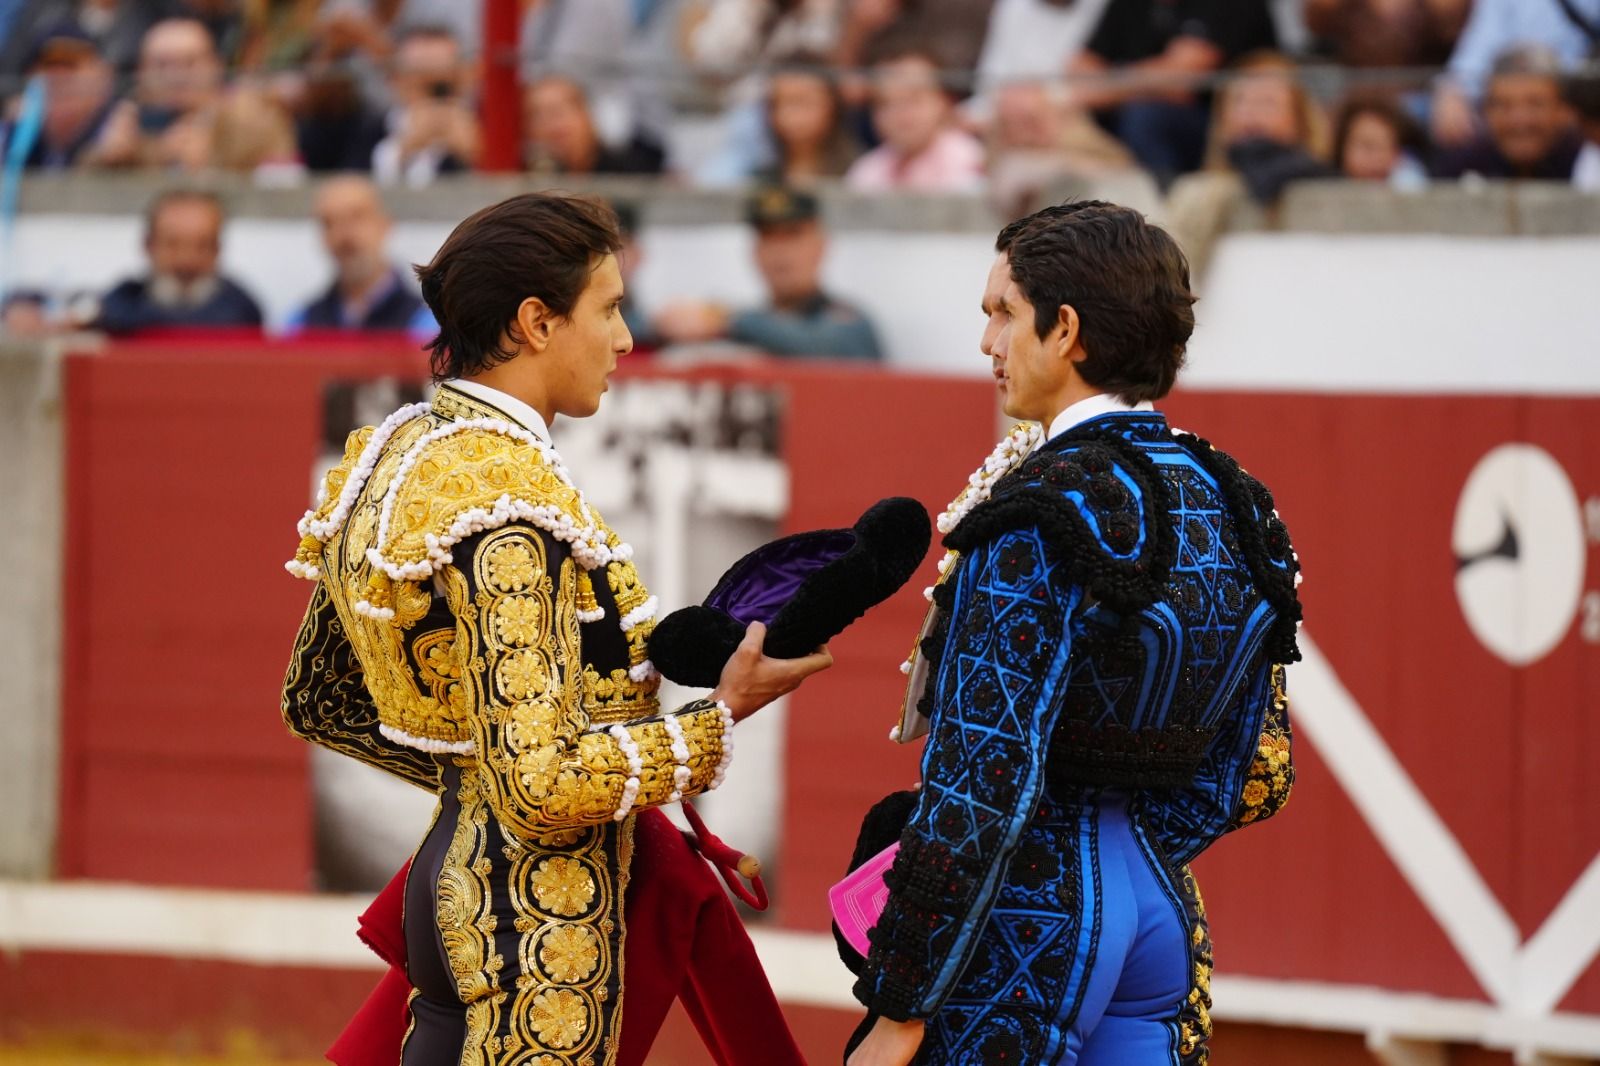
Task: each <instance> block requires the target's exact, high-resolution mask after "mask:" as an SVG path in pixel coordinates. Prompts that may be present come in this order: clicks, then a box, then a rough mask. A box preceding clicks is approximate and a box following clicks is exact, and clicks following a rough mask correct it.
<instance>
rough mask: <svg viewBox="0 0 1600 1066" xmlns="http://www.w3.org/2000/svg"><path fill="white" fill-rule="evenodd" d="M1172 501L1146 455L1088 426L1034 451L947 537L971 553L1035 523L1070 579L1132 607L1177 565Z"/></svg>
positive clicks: (1143, 603)
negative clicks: (1089, 432) (1059, 442)
mask: <svg viewBox="0 0 1600 1066" xmlns="http://www.w3.org/2000/svg"><path fill="white" fill-rule="evenodd" d="M1124 479H1126V482H1131V483H1132V484H1133V485H1134V486H1135V488H1136V489H1137V490H1138V491H1137V492H1136V493H1135V492H1131V491H1129V489H1128V485H1127V484H1126V483H1125V481H1124ZM1168 510H1169V505H1168V489H1167V485H1166V481H1165V480H1164V479H1163V478H1162V477H1161V474H1160V472H1159V471H1158V470H1157V469H1156V466H1155V463H1154V462H1152V461H1151V459H1150V457H1149V456H1147V455H1145V454H1144V453H1143V452H1142V451H1141V450H1140V449H1138V448H1136V447H1135V446H1133V445H1132V444H1130V443H1129V442H1128V441H1126V440H1125V439H1123V438H1122V437H1119V436H1116V435H1114V434H1095V435H1092V436H1091V435H1087V434H1086V435H1080V436H1076V437H1075V438H1074V439H1072V440H1071V441H1070V442H1063V444H1062V445H1061V446H1059V447H1047V448H1044V449H1041V450H1040V451H1039V452H1037V453H1035V454H1034V455H1032V456H1029V457H1028V459H1027V460H1025V461H1024V462H1023V463H1022V464H1021V465H1020V466H1018V467H1017V469H1015V470H1013V471H1012V472H1011V473H1009V474H1007V475H1006V476H1005V477H1003V478H1001V479H1000V480H999V481H998V482H996V483H995V487H994V491H993V492H992V493H991V494H990V497H989V499H987V500H985V501H984V502H983V503H981V504H979V505H978V506H977V507H975V508H973V509H972V512H971V513H970V514H968V515H967V517H966V518H965V519H964V520H963V521H962V522H961V524H960V525H958V526H957V527H956V528H955V529H953V530H951V531H950V533H949V534H948V535H947V536H946V537H945V539H944V544H945V547H947V548H951V549H954V550H956V551H960V552H967V551H971V550H972V549H973V548H975V547H978V546H979V545H982V544H986V543H988V542H989V541H992V540H994V539H995V538H996V537H999V536H1002V535H1003V534H1006V533H1009V532H1012V531H1014V530H1018V529H1026V528H1033V529H1038V530H1039V531H1040V532H1041V533H1042V534H1043V535H1044V537H1045V539H1046V541H1047V542H1048V543H1049V544H1050V546H1051V547H1053V548H1054V549H1055V550H1056V551H1057V552H1058V553H1059V557H1060V559H1061V560H1062V561H1063V563H1064V564H1065V566H1066V567H1067V571H1068V574H1069V575H1070V577H1071V579H1072V580H1073V581H1075V582H1077V583H1080V584H1082V585H1084V586H1085V587H1086V588H1087V589H1088V590H1089V592H1090V593H1091V594H1092V595H1093V596H1094V597H1095V598H1096V599H1097V600H1099V601H1100V602H1102V603H1104V604H1105V605H1106V606H1107V607H1110V608H1111V609H1112V610H1114V611H1117V612H1119V613H1121V614H1132V613H1134V612H1137V611H1141V610H1143V609H1144V608H1146V607H1148V606H1149V605H1150V604H1152V603H1154V602H1155V601H1156V600H1157V599H1158V598H1160V596H1161V592H1162V588H1163V586H1164V585H1165V584H1166V581H1167V575H1168V574H1169V573H1170V572H1171V570H1172V562H1173V559H1174V558H1175V556H1176V552H1177V546H1176V543H1175V540H1174V535H1173V530H1172V523H1171V521H1170V519H1169V518H1168V515H1167V512H1168ZM1091 522H1092V524H1091Z"/></svg>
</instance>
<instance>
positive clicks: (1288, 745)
mask: <svg viewBox="0 0 1600 1066" xmlns="http://www.w3.org/2000/svg"><path fill="white" fill-rule="evenodd" d="M1272 688H1273V696H1272V703H1271V704H1270V705H1269V706H1268V708H1267V715H1266V721H1265V722H1264V723H1263V725H1262V729H1261V738H1260V740H1259V741H1258V742H1257V746H1256V757H1255V758H1254V759H1253V760H1252V761H1251V763H1250V769H1249V771H1248V772H1247V774H1246V780H1245V785H1244V789H1243V791H1242V792H1241V793H1240V795H1239V801H1240V807H1239V810H1238V811H1236V812H1235V814H1234V818H1233V822H1232V824H1231V825H1230V826H1229V828H1230V829H1240V828H1243V827H1244V826H1247V825H1250V824H1251V823H1252V822H1259V821H1263V820H1265V819H1267V818H1271V817H1272V816H1273V815H1275V814H1277V813H1278V812H1279V811H1280V810H1282V809H1283V806H1284V804H1286V803H1288V802H1289V793H1290V791H1292V790H1293V788H1294V758H1293V751H1292V748H1293V735H1292V733H1291V731H1290V728H1289V700H1288V697H1287V696H1285V695H1284V691H1283V668H1282V667H1281V666H1274V667H1273V675H1272Z"/></svg>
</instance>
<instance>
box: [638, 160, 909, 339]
mask: <svg viewBox="0 0 1600 1066" xmlns="http://www.w3.org/2000/svg"><path fill="white" fill-rule="evenodd" d="M817 214H818V211H817V201H816V199H815V198H814V197H812V196H810V195H809V194H807V193H803V192H796V191H792V190H789V189H784V188H781V187H777V186H773V187H770V188H767V189H763V190H761V191H759V192H757V193H756V194H755V195H754V196H753V197H751V199H750V202H749V205H748V208H747V215H746V217H747V218H748V220H749V222H750V224H751V225H752V226H754V227H755V230H756V249H755V257H756V266H757V268H759V269H760V271H761V277H762V279H763V280H764V281H765V282H766V285H767V292H768V294H769V297H770V299H771V303H770V305H769V306H767V307H764V308H753V309H750V310H745V311H738V312H734V313H731V314H730V313H729V312H728V311H727V310H726V309H725V308H721V307H717V306H715V305H712V304H702V303H684V304H679V305H676V306H674V307H669V308H666V309H664V310H663V311H662V312H661V314H660V315H659V316H658V317H657V319H656V326H657V329H658V331H659V332H660V334H661V335H662V337H663V338H664V339H665V340H667V341H669V342H672V343H679V344H692V343H704V342H707V341H714V340H723V339H725V340H731V341H734V342H737V343H739V344H745V345H749V346H751V347H753V348H759V349H761V350H762V351H764V352H767V353H768V354H771V355H775V356H780V357H786V358H787V357H803V356H821V357H825V358H834V359H863V360H876V359H881V358H882V357H883V355H882V350H881V349H880V348H879V346H878V336H877V333H876V331H875V330H874V329H873V328H872V322H871V321H870V320H869V319H868V318H867V316H866V315H864V314H863V313H862V312H861V311H859V310H857V309H856V308H855V307H852V306H851V305H850V304H847V303H845V302H843V301H841V300H837V299H835V298H833V297H832V296H829V295H828V294H827V293H826V292H824V291H823V288H822V260H823V257H824V255H826V254H827V249H828V240H827V234H826V233H824V232H823V228H822V223H821V221H820V220H819V219H818V217H817Z"/></svg>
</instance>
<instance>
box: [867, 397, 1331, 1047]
mask: <svg viewBox="0 0 1600 1066" xmlns="http://www.w3.org/2000/svg"><path fill="white" fill-rule="evenodd" d="M946 544H947V546H948V547H951V548H953V549H956V550H958V551H960V552H961V553H962V556H961V560H960V563H959V565H958V566H956V567H954V568H952V570H951V572H950V574H949V575H948V576H947V579H946V581H945V582H944V583H943V584H941V585H940V586H939V587H938V589H937V590H936V591H935V605H936V611H937V615H936V617H937V622H936V624H935V626H934V628H933V629H932V630H931V632H930V634H929V636H928V637H927V638H926V639H925V640H924V642H923V645H922V653H923V654H924V655H925V656H926V657H927V658H928V659H929V669H930V672H929V680H928V683H927V689H926V692H925V693H924V694H923V696H922V702H921V705H920V706H921V710H922V712H923V713H924V715H925V716H926V717H927V718H928V719H929V720H930V731H929V736H928V740H927V745H926V748H925V751H924V755H923V767H922V769H923V787H922V791H921V795H920V797H919V799H918V801H917V805H916V808H915V810H914V812H913V814H912V816H911V820H910V822H909V824H908V825H907V827H906V829H905V832H904V833H903V835H902V836H901V842H900V843H901V850H900V854H899V857H898V858H897V861H896V863H895V866H894V868H893V870H892V871H891V872H890V874H889V876H888V879H887V880H888V884H889V886H890V888H891V896H890V900H889V904H888V906H887V908H886V910H885V911H884V914H883V917H882V918H881V919H880V921H879V924H878V927H877V928H876V929H875V930H874V932H873V947H872V951H871V953H870V955H869V956H868V960H867V964H866V967H865V968H864V969H863V971H862V973H861V975H860V980H859V981H858V983H857V985H856V994H857V997H858V998H860V999H861V1000H862V1002H864V1003H865V1004H867V1006H868V1007H870V1008H871V1009H872V1010H874V1011H876V1012H878V1013H880V1014H883V1015H885V1016H887V1017H890V1018H894V1019H898V1020H905V1019H911V1018H923V1019H928V1021H929V1024H928V1026H927V1029H926V1036H925V1039H924V1043H923V1047H922V1050H921V1052H920V1053H919V1055H918V1058H917V1060H916V1061H917V1062H918V1063H952V1064H955V1063H959V1064H962V1066H969V1064H975V1063H1005V1064H1033V1063H1075V1064H1078V1066H1086V1064H1088V1063H1091V1062H1093V1063H1102V1062H1103V1063H1118V1064H1122V1066H1133V1064H1138V1066H1143V1064H1144V1063H1146V1062H1170V1063H1174V1064H1188V1063H1198V1062H1203V1061H1205V1054H1206V1052H1205V1048H1204V1032H1205V1031H1207V1030H1208V1022H1207V1021H1206V1019H1205V1018H1204V1016H1203V1015H1204V1010H1203V1009H1200V1008H1198V1007H1197V1002H1198V998H1197V996H1191V995H1190V991H1191V988H1192V987H1193V986H1194V985H1195V983H1196V982H1197V981H1198V983H1199V984H1201V985H1204V984H1205V983H1207V982H1208V980H1209V961H1210V960H1209V942H1208V941H1207V940H1206V938H1205V936H1204V927H1203V914H1202V912H1201V911H1200V907H1199V901H1198V893H1197V891H1196V890H1195V888H1194V885H1193V880H1192V878H1190V876H1189V874H1188V871H1187V868H1186V864H1187V863H1188V862H1189V861H1190V860H1191V859H1193V858H1194V857H1195V856H1196V855H1198V854H1199V853H1200V852H1201V851H1203V850H1204V849H1205V848H1206V847H1207V846H1208V845H1210V844H1211V843H1212V842H1213V841H1215V840H1216V839H1217V838H1218V837H1220V836H1221V835H1222V834H1223V833H1225V832H1227V831H1228V830H1229V829H1231V828H1235V827H1237V826H1238V825H1240V824H1244V823H1245V822H1248V821H1252V820H1255V819H1256V818H1257V817H1258V816H1265V815H1269V814H1270V813H1272V810H1273V809H1275V806H1274V804H1272V803H1271V802H1269V797H1271V796H1273V795H1276V794H1286V793H1287V784H1288V781H1289V780H1290V776H1289V775H1290V773H1291V771H1290V770H1289V766H1288V757H1287V752H1288V723H1287V720H1286V717H1285V711H1284V706H1283V703H1282V700H1281V698H1280V697H1281V690H1280V688H1279V686H1278V684H1277V683H1276V682H1277V676H1278V675H1277V672H1276V664H1280V663H1287V662H1290V661H1293V660H1295V659H1296V658H1298V652H1297V650H1296V648H1295V643H1294V634H1295V628H1296V623H1297V622H1298V620H1299V617H1300V609H1299V605H1298V601H1297V599H1296V597H1295V575H1296V572H1297V570H1298V563H1297V561H1296V559H1295V556H1294V553H1293V550H1292V548H1291V546H1290V543H1289V538H1288V534H1287V532H1286V530H1285V529H1284V527H1283V525H1282V523H1281V522H1280V521H1279V520H1278V518H1277V516H1276V514H1275V512H1274V510H1273V505H1272V499H1271V496H1270V495H1269V494H1268V493H1267V491H1266V489H1265V488H1264V487H1262V486H1261V485H1260V484H1259V483H1258V482H1256V481H1254V479H1252V478H1250V477H1249V476H1248V475H1247V474H1245V473H1244V472H1243V471H1242V470H1240V469H1239V467H1238V465H1237V464H1236V463H1234V462H1233V460H1232V459H1230V458H1229V457H1227V456H1226V455H1225V454H1223V453H1221V452H1219V451H1216V450H1215V449H1213V448H1211V446H1210V445H1208V444H1206V443H1205V442H1204V441H1201V440H1199V439H1198V438H1194V437H1191V436H1188V435H1185V434H1175V433H1173V432H1171V431H1169V429H1168V427H1167V424H1166V421H1165V419H1164V418H1163V417H1162V416H1161V415H1160V414H1157V413H1141V412H1128V413H1119V414H1111V415H1105V416H1102V417H1099V418H1096V419H1092V420H1090V421H1089V422H1087V423H1084V424H1083V425H1081V426H1079V427H1077V428H1075V429H1073V430H1070V431H1068V432H1067V433H1065V434H1062V435H1060V436H1058V437H1056V438H1054V439H1052V440H1050V441H1049V442H1047V443H1046V444H1045V445H1044V446H1043V447H1041V448H1040V449H1039V450H1038V451H1036V452H1035V453H1034V454H1033V455H1032V456H1030V457H1029V458H1028V459H1026V460H1025V461H1024V462H1022V463H1021V464H1020V465H1019V466H1018V468H1017V469H1015V470H1013V471H1012V472H1011V473H1010V474H1008V475H1007V476H1006V477H1005V478H1003V479H1001V481H1000V482H999V483H998V484H997V485H996V486H995V488H994V491H993V493H992V495H991V497H990V498H989V499H988V500H987V501H986V502H984V503H982V504H981V505H979V506H978V507H977V508H975V509H974V510H973V511H972V512H971V513H970V514H969V515H968V516H967V517H966V519H965V520H963V521H962V523H961V524H960V525H959V526H958V527H957V528H956V529H955V530H954V531H952V532H951V533H950V535H949V536H948V537H947V539H946ZM1272 738H1279V741H1281V746H1282V755H1281V761H1280V759H1279V756H1278V755H1277V754H1276V752H1274V751H1272V750H1271V749H1270V743H1271V742H1273V740H1272ZM1269 755H1271V758H1269ZM1274 779H1275V781H1276V783H1275V784H1274ZM1201 952H1204V954H1205V958H1204V959H1203V960H1202V959H1200V958H1198V955H1199V954H1200V953H1201ZM1202 971H1203V974H1204V975H1203V976H1201V973H1202ZM1200 991H1201V992H1203V991H1204V989H1203V988H1202V989H1200ZM1128 997H1133V999H1135V1000H1138V1001H1139V1002H1140V1003H1141V1004H1142V1006H1141V1007H1140V1008H1139V1010H1140V1011H1142V1012H1143V1013H1142V1014H1140V1016H1139V1020H1141V1021H1143V1022H1145V1023H1148V1024H1143V1025H1133V1024H1128V1023H1129V1022H1130V1020H1131V1019H1132V1014H1133V1013H1134V1012H1129V1011H1124V1010H1123V1008H1122V1007H1121V1006H1119V1004H1120V1003H1123V1002H1124V1001H1125V1000H1127V999H1128ZM1197 1010H1198V1013H1199V1015H1200V1016H1199V1017H1196V1016H1195V1014H1196V1012H1197ZM1108 1034H1116V1035H1108ZM1123 1034H1126V1035H1123Z"/></svg>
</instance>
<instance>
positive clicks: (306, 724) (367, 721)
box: [281, 581, 439, 791]
mask: <svg viewBox="0 0 1600 1066" xmlns="http://www.w3.org/2000/svg"><path fill="white" fill-rule="evenodd" d="M281 709H282V711H283V721H284V724H285V725H287V726H288V727H289V731H290V732H291V733H293V734H294V735H295V736H297V737H299V738H301V739H302V740H309V741H311V742H312V743H314V744H321V745H322V746H323V747H326V748H331V749H333V750H334V751H337V752H339V753H340V754H342V755H349V756H350V757H352V758H355V759H359V760H361V761H362V762H364V763H366V764H368V765H369V766H376V767H377V768H378V769H380V770H387V771H388V772H389V773H392V774H394V775H395V776H397V777H402V778H404V779H405V780H407V781H410V782H411V783H412V784H414V785H418V786H420V787H422V788H425V789H428V790H429V791H438V788H439V763H438V761H437V760H435V759H434V757H433V756H431V755H429V754H427V753H426V752H421V751H416V750H414V749H412V748H404V747H401V746H400V745H398V744H393V743H391V742H389V741H388V740H386V739H384V737H383V735H382V734H381V733H379V732H378V709H377V707H375V706H374V705H373V702H372V697H371V696H370V695H369V694H368V692H367V684H366V677H365V676H364V675H363V674H362V672H361V664H360V662H359V661H358V660H357V659H356V654H355V649H353V648H352V647H351V646H350V642H349V640H348V639H347V638H346V636H345V632H344V624H343V623H342V622H340V620H339V612H338V611H337V610H336V609H335V608H334V606H333V599H332V597H330V596H329V595H328V589H327V586H326V585H324V584H323V583H322V582H321V581H318V582H317V588H316V591H315V592H313V593H312V594H311V603H310V605H309V606H308V607H307V608H306V615H305V619H304V620H303V621H302V622H301V623H300V633H299V635H298V636H297V637H296V638H295V642H294V653H293V655H291V656H290V658H289V671H288V674H287V675H286V676H285V677H284V680H283V701H282V708H281Z"/></svg>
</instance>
